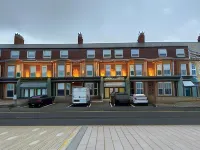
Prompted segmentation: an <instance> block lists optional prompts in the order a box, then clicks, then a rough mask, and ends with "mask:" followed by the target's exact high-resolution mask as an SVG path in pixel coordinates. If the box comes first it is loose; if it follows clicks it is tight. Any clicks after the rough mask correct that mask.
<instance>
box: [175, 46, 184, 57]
mask: <svg viewBox="0 0 200 150" xmlns="http://www.w3.org/2000/svg"><path fill="white" fill-rule="evenodd" d="M176 57H185V50H184V49H180V48H179V49H176Z"/></svg>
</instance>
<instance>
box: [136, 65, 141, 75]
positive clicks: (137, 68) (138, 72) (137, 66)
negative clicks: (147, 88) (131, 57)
mask: <svg viewBox="0 0 200 150" xmlns="http://www.w3.org/2000/svg"><path fill="white" fill-rule="evenodd" d="M135 70H136V76H142V64H137V65H135Z"/></svg>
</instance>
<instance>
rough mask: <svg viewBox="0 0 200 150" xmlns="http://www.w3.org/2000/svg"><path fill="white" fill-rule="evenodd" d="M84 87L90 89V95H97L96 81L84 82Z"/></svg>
mask: <svg viewBox="0 0 200 150" xmlns="http://www.w3.org/2000/svg"><path fill="white" fill-rule="evenodd" d="M85 87H88V88H89V89H90V95H98V83H96V82H95V83H85Z"/></svg>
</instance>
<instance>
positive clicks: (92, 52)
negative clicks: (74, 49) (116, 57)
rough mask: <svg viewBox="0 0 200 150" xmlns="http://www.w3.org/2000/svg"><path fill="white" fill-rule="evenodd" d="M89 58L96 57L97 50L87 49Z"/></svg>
mask: <svg viewBox="0 0 200 150" xmlns="http://www.w3.org/2000/svg"><path fill="white" fill-rule="evenodd" d="M87 58H95V50H87Z"/></svg>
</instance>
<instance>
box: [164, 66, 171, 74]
mask: <svg viewBox="0 0 200 150" xmlns="http://www.w3.org/2000/svg"><path fill="white" fill-rule="evenodd" d="M163 70H164V76H170V75H171V71H170V64H164V65H163Z"/></svg>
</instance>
